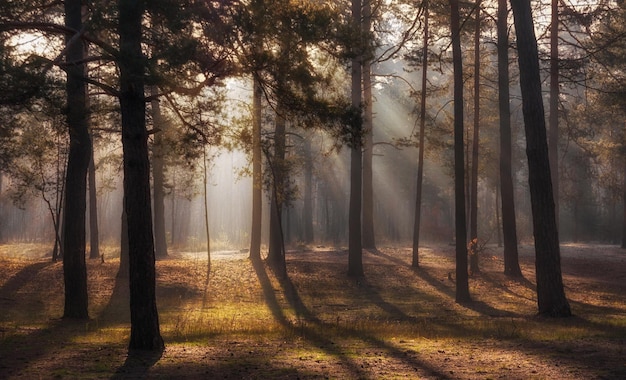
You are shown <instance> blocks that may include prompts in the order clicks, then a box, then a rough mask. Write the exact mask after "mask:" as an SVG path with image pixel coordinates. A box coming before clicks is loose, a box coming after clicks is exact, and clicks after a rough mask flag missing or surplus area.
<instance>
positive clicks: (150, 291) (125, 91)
mask: <svg viewBox="0 0 626 380" xmlns="http://www.w3.org/2000/svg"><path fill="white" fill-rule="evenodd" d="M118 6H119V34H120V60H119V69H120V108H121V114H122V147H123V155H124V207H125V209H126V215H127V219H128V248H129V255H130V256H129V264H130V265H129V269H130V271H129V273H130V276H129V286H130V324H131V327H130V343H129V346H128V348H129V350H149V351H162V350H163V348H164V343H163V338H161V333H160V328H159V314H158V312H157V306H156V273H155V254H154V239H153V236H152V212H151V202H150V162H149V161H148V131H147V130H146V115H145V110H146V104H145V103H146V102H145V95H144V71H145V64H144V59H145V57H144V56H143V54H142V51H141V32H142V30H141V29H142V28H141V25H142V19H143V13H144V9H145V8H144V7H145V4H144V2H143V1H141V0H139V1H137V0H119V1H118Z"/></svg>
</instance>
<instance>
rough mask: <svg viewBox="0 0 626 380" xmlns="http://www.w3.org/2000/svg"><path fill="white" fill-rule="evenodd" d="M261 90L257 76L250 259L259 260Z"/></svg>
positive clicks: (254, 86)
mask: <svg viewBox="0 0 626 380" xmlns="http://www.w3.org/2000/svg"><path fill="white" fill-rule="evenodd" d="M262 96H263V91H262V89H261V84H260V83H259V80H258V79H257V78H255V79H254V83H253V91H252V227H251V230H250V231H251V232H250V259H251V260H261V220H262V209H263V205H262V203H261V202H262V201H263V199H262V197H263V194H262V186H263V183H262V182H263V178H262V173H261V117H262V115H261V100H262Z"/></svg>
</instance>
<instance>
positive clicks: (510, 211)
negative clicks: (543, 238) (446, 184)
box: [498, 0, 522, 277]
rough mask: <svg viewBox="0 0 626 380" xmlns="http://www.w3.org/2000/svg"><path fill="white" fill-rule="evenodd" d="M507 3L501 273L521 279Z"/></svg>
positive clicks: (501, 102) (501, 9)
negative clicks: (516, 218)
mask: <svg viewBox="0 0 626 380" xmlns="http://www.w3.org/2000/svg"><path fill="white" fill-rule="evenodd" d="M508 14H509V11H508V7H507V0H498V108H499V111H500V195H501V197H500V198H501V207H502V235H503V239H504V273H505V274H506V275H509V276H512V277H521V276H522V270H521V268H520V266H519V254H518V250H517V225H516V222H515V191H514V188H513V174H512V173H513V169H512V168H511V166H512V165H511V162H512V159H511V156H512V152H511V105H510V99H509V98H510V95H509V24H508Z"/></svg>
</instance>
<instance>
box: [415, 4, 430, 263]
mask: <svg viewBox="0 0 626 380" xmlns="http://www.w3.org/2000/svg"><path fill="white" fill-rule="evenodd" d="M428 13H429V11H428V0H425V1H424V37H423V38H424V44H423V46H422V94H421V97H420V131H419V155H418V158H417V186H416V190H415V220H414V224H413V261H412V263H411V265H412V266H413V267H415V268H417V267H419V245H420V225H421V220H422V183H423V179H424V141H425V138H424V134H425V133H426V80H427V78H428V76H427V72H428V38H429V35H428V21H429V20H428V16H429V14H428Z"/></svg>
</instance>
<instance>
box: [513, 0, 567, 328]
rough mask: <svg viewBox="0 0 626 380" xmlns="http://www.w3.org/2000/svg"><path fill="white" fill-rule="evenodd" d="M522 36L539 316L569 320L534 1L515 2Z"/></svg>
mask: <svg viewBox="0 0 626 380" xmlns="http://www.w3.org/2000/svg"><path fill="white" fill-rule="evenodd" d="M511 5H512V8H513V16H514V19H515V32H516V35H517V48H518V61H519V71H520V85H521V90H522V112H523V114H524V129H525V132H526V156H527V158H528V177H529V178H528V182H529V186H530V200H531V207H532V215H533V234H534V237H535V268H536V274H537V303H538V308H539V314H541V315H546V316H552V317H566V316H570V315H571V310H570V306H569V303H568V301H567V299H566V298H565V291H564V289H563V279H562V275H561V253H560V248H559V235H558V229H557V225H556V216H555V205H554V197H553V194H552V179H551V177H550V162H549V158H548V143H547V136H546V121H545V113H544V108H543V99H542V96H541V78H540V75H539V55H538V52H537V40H536V37H535V31H534V26H533V19H532V13H531V8H530V0H513V1H511Z"/></svg>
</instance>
